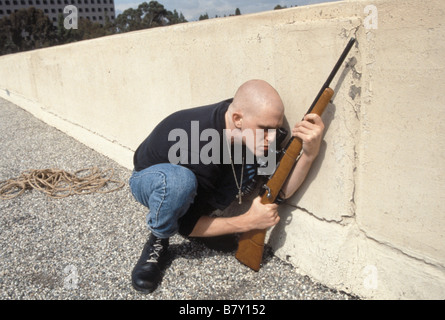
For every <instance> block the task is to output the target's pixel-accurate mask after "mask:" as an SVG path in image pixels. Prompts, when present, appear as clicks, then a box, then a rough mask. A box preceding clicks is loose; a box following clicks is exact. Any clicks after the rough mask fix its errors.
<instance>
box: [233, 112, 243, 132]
mask: <svg viewBox="0 0 445 320" xmlns="http://www.w3.org/2000/svg"><path fill="white" fill-rule="evenodd" d="M232 121H233V124H234V125H235V127H236V128H237V129H241V127H242V125H243V114H242V113H241V112H237V111H236V112H234V113H232Z"/></svg>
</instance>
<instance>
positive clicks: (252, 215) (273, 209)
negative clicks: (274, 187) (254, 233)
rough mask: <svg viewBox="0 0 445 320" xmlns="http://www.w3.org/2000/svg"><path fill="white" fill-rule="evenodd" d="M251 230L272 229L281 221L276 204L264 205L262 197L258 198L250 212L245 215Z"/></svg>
mask: <svg viewBox="0 0 445 320" xmlns="http://www.w3.org/2000/svg"><path fill="white" fill-rule="evenodd" d="M245 218H246V219H247V223H248V229H249V230H257V229H258V230H263V229H267V228H269V227H272V226H274V225H276V224H277V223H278V221H280V217H279V216H278V205H277V204H276V203H271V204H262V203H261V197H260V196H258V197H256V198H255V199H254V200H253V202H252V205H251V206H250V208H249V210H248V211H247V212H246V213H245Z"/></svg>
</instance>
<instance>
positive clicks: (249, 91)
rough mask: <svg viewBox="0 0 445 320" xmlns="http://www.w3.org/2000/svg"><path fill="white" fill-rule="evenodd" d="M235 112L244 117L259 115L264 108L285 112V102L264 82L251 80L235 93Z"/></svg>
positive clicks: (233, 104) (233, 106)
mask: <svg viewBox="0 0 445 320" xmlns="http://www.w3.org/2000/svg"><path fill="white" fill-rule="evenodd" d="M231 107H232V108H233V111H239V112H243V113H244V115H246V116H247V115H249V114H258V113H261V111H263V109H264V108H267V109H275V110H276V111H277V112H284V107H283V102H282V101H281V98H280V95H279V94H278V92H277V91H276V90H275V89H274V88H273V87H272V86H271V85H270V84H269V83H267V82H266V81H264V80H256V79H255V80H249V81H247V82H245V83H243V84H242V85H241V86H240V87H239V88H238V90H237V92H236V93H235V97H234V98H233V103H232V106H231Z"/></svg>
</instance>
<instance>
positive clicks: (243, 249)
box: [235, 88, 334, 271]
mask: <svg viewBox="0 0 445 320" xmlns="http://www.w3.org/2000/svg"><path fill="white" fill-rule="evenodd" d="M333 95H334V90H332V89H331V88H326V89H325V90H324V92H323V93H322V95H321V96H320V98H319V99H318V101H317V103H316V104H315V106H314V108H313V109H312V111H311V112H310V113H316V114H318V115H319V116H321V115H322V114H323V111H324V109H325V108H326V106H327V105H328V103H329V101H330V100H331V98H332V96H333ZM302 147H303V145H302V142H301V140H300V139H298V138H295V137H293V138H292V139H291V141H290V142H289V144H288V146H287V148H286V151H285V153H284V155H283V157H282V158H281V160H280V163H279V164H278V166H277V168H276V170H275V172H274V174H273V175H272V177H271V178H270V179H269V181H268V182H267V183H266V185H265V187H264V188H265V192H264V194H263V195H262V197H261V203H262V204H268V203H274V202H275V200H276V199H277V197H278V193H279V192H280V190H281V188H282V187H283V185H284V183H285V182H286V179H287V177H288V176H289V174H290V172H291V170H292V168H293V167H294V165H295V163H296V160H297V158H298V156H299V155H300V152H301V149H302ZM266 231H267V230H251V231H248V232H245V233H243V234H242V235H241V238H240V240H239V242H238V250H237V252H236V255H235V257H236V258H237V259H238V260H239V261H240V262H242V263H243V264H245V265H246V266H248V267H250V268H251V269H253V270H255V271H258V270H259V269H260V265H261V261H262V259H263V251H264V239H265V238H266Z"/></svg>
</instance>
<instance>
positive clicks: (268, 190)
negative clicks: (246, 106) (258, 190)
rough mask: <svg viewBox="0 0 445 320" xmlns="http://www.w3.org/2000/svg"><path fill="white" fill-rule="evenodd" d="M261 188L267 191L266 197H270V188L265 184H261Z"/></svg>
mask: <svg viewBox="0 0 445 320" xmlns="http://www.w3.org/2000/svg"><path fill="white" fill-rule="evenodd" d="M263 188H264V189H266V191H267V197H268V198H270V197H271V196H272V194H271V193H270V188H269V187H268V186H267V184H265V185H263Z"/></svg>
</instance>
